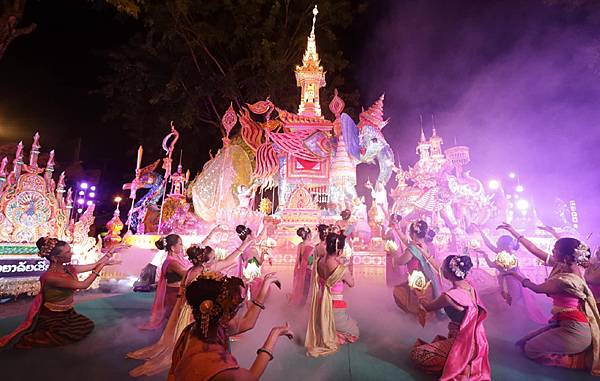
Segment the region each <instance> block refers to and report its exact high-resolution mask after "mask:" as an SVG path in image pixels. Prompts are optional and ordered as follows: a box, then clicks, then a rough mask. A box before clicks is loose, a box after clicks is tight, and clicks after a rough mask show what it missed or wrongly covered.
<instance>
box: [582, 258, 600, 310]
mask: <svg viewBox="0 0 600 381" xmlns="http://www.w3.org/2000/svg"><path fill="white" fill-rule="evenodd" d="M598 271H600V263H598V262H594V263H592V264H591V265H590V267H588V268H587V269H586V270H585V273H586V278H587V274H588V273H593V272H598ZM586 282H587V284H588V287H589V288H590V290H592V293H593V294H594V298H596V303H598V302H600V284H599V283H591V282H589V281H588V280H587V279H586Z"/></svg>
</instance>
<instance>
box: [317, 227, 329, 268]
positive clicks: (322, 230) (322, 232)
mask: <svg viewBox="0 0 600 381" xmlns="http://www.w3.org/2000/svg"><path fill="white" fill-rule="evenodd" d="M317 231H318V232H319V243H317V245H316V246H315V247H314V250H313V255H312V256H313V261H314V262H316V261H317V260H318V259H319V258H321V257H324V256H325V255H327V243H326V242H325V240H326V239H327V234H329V233H330V231H331V227H330V226H329V225H325V224H319V225H317ZM314 268H315V267H314V266H313V269H314Z"/></svg>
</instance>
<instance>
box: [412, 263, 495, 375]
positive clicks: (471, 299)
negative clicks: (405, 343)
mask: <svg viewBox="0 0 600 381" xmlns="http://www.w3.org/2000/svg"><path fill="white" fill-rule="evenodd" d="M472 267H473V264H472V263H471V258H470V257H468V256H458V255H449V256H448V257H446V259H445V260H444V262H443V264H442V272H443V275H444V278H446V279H447V280H449V281H450V282H452V288H451V289H450V290H448V291H446V292H444V293H443V294H442V295H441V296H440V297H438V298H437V299H435V300H434V301H432V302H427V301H426V300H425V299H422V303H421V306H420V309H421V312H420V315H421V316H422V319H423V320H422V323H423V324H424V323H425V322H424V316H425V314H426V312H427V311H435V310H439V309H442V308H443V309H444V310H445V312H446V314H447V315H448V317H449V318H450V323H449V324H448V331H449V332H448V338H445V337H442V336H437V337H436V338H435V339H434V340H433V342H431V343H426V342H424V341H422V340H421V339H418V340H417V342H416V343H415V345H414V347H413V349H412V350H411V352H410V356H411V359H412V361H413V362H414V363H415V365H416V366H417V367H418V368H420V369H423V370H424V371H426V372H431V373H439V372H441V374H442V375H441V377H440V380H442V381H450V380H473V381H488V380H491V375H490V362H489V359H488V341H487V337H486V333H485V328H484V326H483V321H484V320H485V318H486V317H487V311H486V310H485V308H484V307H483V306H482V304H481V301H480V300H479V296H478V295H477V292H476V291H475V288H474V287H473V285H471V283H469V282H468V281H466V277H467V274H468V273H469V270H470V269H471V268H472Z"/></svg>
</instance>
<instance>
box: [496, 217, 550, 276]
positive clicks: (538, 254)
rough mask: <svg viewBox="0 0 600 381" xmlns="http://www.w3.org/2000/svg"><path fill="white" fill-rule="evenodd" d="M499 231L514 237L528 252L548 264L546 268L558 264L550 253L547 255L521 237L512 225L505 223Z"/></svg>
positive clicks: (499, 227) (500, 226)
mask: <svg viewBox="0 0 600 381" xmlns="http://www.w3.org/2000/svg"><path fill="white" fill-rule="evenodd" d="M498 229H503V230H506V231H507V232H509V233H510V234H511V235H512V236H513V237H515V238H516V239H517V241H518V242H519V243H521V244H522V245H523V246H524V247H525V248H526V249H527V251H529V252H530V253H531V254H533V255H535V256H536V257H538V258H539V259H540V260H541V261H543V262H544V263H545V264H546V266H554V265H555V264H556V262H555V261H554V258H552V255H551V254H550V253H546V252H545V251H544V250H542V249H540V248H539V247H537V246H536V245H535V243H533V242H531V241H530V240H528V239H527V238H525V237H523V236H522V235H520V234H519V232H517V231H516V230H515V228H514V227H512V225H510V224H507V223H503V224H501V225H499V226H498Z"/></svg>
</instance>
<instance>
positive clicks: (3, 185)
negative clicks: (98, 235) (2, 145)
mask: <svg viewBox="0 0 600 381" xmlns="http://www.w3.org/2000/svg"><path fill="white" fill-rule="evenodd" d="M39 138H40V136H39V134H35V136H34V138H33V144H32V146H31V150H30V152H29V163H28V164H26V163H25V162H24V161H23V159H24V155H25V153H24V150H23V143H22V142H20V143H19V144H18V145H17V150H16V153H15V157H14V160H12V166H11V167H12V168H9V160H8V158H7V157H5V158H3V159H2V162H1V164H0V297H7V296H17V295H20V294H33V293H36V292H37V291H38V290H39V281H38V278H39V275H40V274H41V273H42V272H43V271H45V270H46V269H47V268H48V262H47V261H46V260H44V259H42V258H40V257H39V256H38V255H37V251H38V250H37V247H36V245H35V242H36V241H37V240H38V238H40V237H43V236H46V235H50V236H53V237H57V238H59V239H61V240H65V241H67V242H69V243H70V244H71V246H72V247H73V253H74V256H73V262H75V263H78V262H80V263H91V262H94V261H95V260H97V258H98V256H99V255H100V254H99V248H98V247H97V242H96V239H95V238H92V237H89V236H88V232H89V230H90V226H91V225H92V224H93V223H94V205H93V204H91V205H90V206H88V208H87V209H86V210H85V212H84V213H83V214H82V215H81V216H80V218H79V219H78V220H75V219H74V218H73V216H72V209H73V197H72V191H71V189H68V190H67V189H65V188H66V186H65V174H64V172H63V173H61V174H60V176H59V177H58V182H55V180H54V177H53V174H54V151H50V154H49V156H48V161H47V163H46V166H45V168H44V167H40V166H39V165H38V156H39V155H40V148H41V146H40V143H39Z"/></svg>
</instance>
